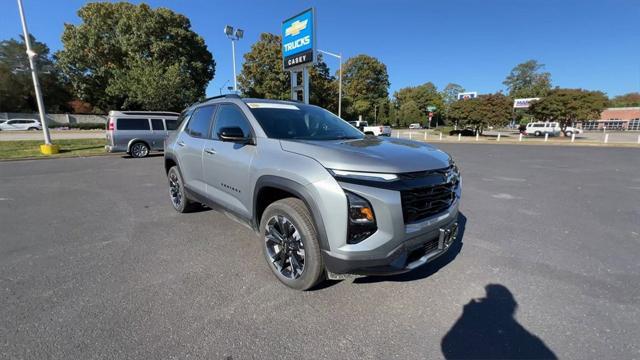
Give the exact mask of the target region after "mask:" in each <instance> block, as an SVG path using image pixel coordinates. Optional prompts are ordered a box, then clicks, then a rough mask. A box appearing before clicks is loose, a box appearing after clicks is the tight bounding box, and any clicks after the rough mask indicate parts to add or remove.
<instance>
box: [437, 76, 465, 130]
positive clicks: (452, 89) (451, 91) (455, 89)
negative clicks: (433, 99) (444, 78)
mask: <svg viewBox="0 0 640 360" xmlns="http://www.w3.org/2000/svg"><path fill="white" fill-rule="evenodd" d="M464 91H465V90H464V88H463V87H462V86H461V85H458V84H454V83H448V84H447V86H445V87H444V89H442V91H441V92H440V97H442V101H443V103H444V108H443V109H442V110H443V111H442V113H443V116H444V118H445V119H446V120H447V121H449V109H450V108H451V104H453V103H454V102H456V101H458V94H459V93H461V92H464Z"/></svg>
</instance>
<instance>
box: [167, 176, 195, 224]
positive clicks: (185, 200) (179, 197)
mask: <svg viewBox="0 0 640 360" xmlns="http://www.w3.org/2000/svg"><path fill="white" fill-rule="evenodd" d="M167 178H168V180H169V199H171V205H173V208H174V209H175V210H176V211H177V212H179V213H186V212H190V211H192V210H193V209H194V208H195V207H196V204H195V203H194V202H193V201H192V200H191V199H189V197H187V193H186V192H185V191H184V181H183V180H182V174H180V170H178V167H177V166H173V167H171V169H169V172H168V173H167Z"/></svg>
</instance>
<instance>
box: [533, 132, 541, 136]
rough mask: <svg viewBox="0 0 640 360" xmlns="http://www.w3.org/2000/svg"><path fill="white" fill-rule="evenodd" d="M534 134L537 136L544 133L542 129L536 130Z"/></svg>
mask: <svg viewBox="0 0 640 360" xmlns="http://www.w3.org/2000/svg"><path fill="white" fill-rule="evenodd" d="M534 135H535V136H541V135H542V133H541V132H540V131H536V132H535V133H534Z"/></svg>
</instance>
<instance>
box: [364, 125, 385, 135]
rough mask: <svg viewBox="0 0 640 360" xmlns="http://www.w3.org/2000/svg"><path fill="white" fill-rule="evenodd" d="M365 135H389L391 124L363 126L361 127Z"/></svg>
mask: <svg viewBox="0 0 640 360" xmlns="http://www.w3.org/2000/svg"><path fill="white" fill-rule="evenodd" d="M362 132H364V133H365V134H367V135H375V136H391V126H385V125H373V126H365V127H364V129H362Z"/></svg>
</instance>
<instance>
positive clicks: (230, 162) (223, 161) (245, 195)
mask: <svg viewBox="0 0 640 360" xmlns="http://www.w3.org/2000/svg"><path fill="white" fill-rule="evenodd" d="M236 126H237V127H239V128H241V129H242V132H243V133H244V134H245V135H249V136H251V137H254V132H253V129H252V128H251V125H250V124H249V121H248V120H247V118H246V117H245V115H244V113H243V112H242V110H241V109H240V108H239V107H238V106H237V105H235V104H230V103H227V104H220V105H219V108H218V111H217V112H216V117H215V121H214V124H213V131H212V134H211V138H212V140H208V141H207V144H206V145H205V152H204V154H203V169H204V179H205V181H206V183H207V193H208V194H209V196H210V197H212V198H215V199H216V200H217V201H218V202H219V203H220V204H221V205H223V206H225V207H227V208H229V209H231V210H233V211H235V212H236V213H237V214H238V215H241V216H244V217H245V218H249V216H250V214H251V210H250V209H251V204H252V203H253V199H252V198H251V194H252V190H253V189H251V188H250V181H249V173H250V169H251V162H252V161H253V158H254V156H255V154H256V150H257V149H256V146H255V145H249V144H240V143H235V142H228V141H222V140H220V139H219V137H218V133H219V131H220V129H222V128H224V127H236Z"/></svg>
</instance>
